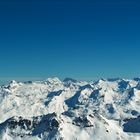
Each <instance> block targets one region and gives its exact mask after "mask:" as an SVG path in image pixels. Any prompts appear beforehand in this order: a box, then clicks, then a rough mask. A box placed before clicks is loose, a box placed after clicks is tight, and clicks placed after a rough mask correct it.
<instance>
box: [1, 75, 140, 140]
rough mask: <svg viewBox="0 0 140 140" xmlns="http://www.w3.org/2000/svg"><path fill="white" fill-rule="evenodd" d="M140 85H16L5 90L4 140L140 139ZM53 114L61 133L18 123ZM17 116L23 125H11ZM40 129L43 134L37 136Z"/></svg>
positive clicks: (52, 81) (68, 81)
mask: <svg viewBox="0 0 140 140" xmlns="http://www.w3.org/2000/svg"><path fill="white" fill-rule="evenodd" d="M139 85H140V80H139V79H138V80H135V79H134V80H133V79H109V80H106V79H101V80H98V81H96V82H90V83H88V82H85V81H83V82H82V81H76V80H73V79H70V78H67V79H65V80H64V81H61V80H59V79H58V78H57V77H55V78H48V79H47V80H45V81H31V82H25V83H22V82H16V81H11V82H10V83H9V84H7V85H4V86H0V140H55V139H57V140H62V139H64V140H109V139H110V140H132V139H133V140H140V123H139V121H140V88H139ZM53 113H55V114H56V115H57V116H56V118H55V119H56V120H57V122H58V123H59V126H56V128H51V127H53V126H50V128H49V130H48V129H47V128H48V127H49V126H46V124H45V123H46V122H45V121H44V122H43V123H44V124H43V125H42V123H41V122H40V123H38V125H39V126H34V127H33V125H31V126H32V128H31V129H29V130H26V129H25V128H26V127H27V126H26V125H27V124H26V123H24V122H22V121H21V122H22V123H23V124H20V125H19V124H17V122H18V121H20V117H22V118H24V119H23V121H25V119H27V120H30V121H31V123H32V124H33V123H34V118H35V117H37V118H40V117H41V116H42V117H43V116H44V117H45V115H48V114H53ZM12 117H14V118H16V121H17V122H16V123H14V122H12V123H11V124H10V123H9V120H10V119H11V118H12ZM40 121H41V120H40ZM50 121H52V119H51V120H50ZM53 121H54V120H53ZM13 123H14V124H13ZM47 123H48V122H47ZM50 123H51V122H50ZM54 124H55V125H57V123H56V122H54ZM13 125H15V127H13V128H11V127H10V126H13ZM22 125H23V128H22ZM28 125H30V124H28ZM51 125H53V124H51ZM130 126H131V128H130ZM24 127H25V128H24ZM36 127H38V129H41V127H42V131H41V133H39V132H38V133H37V134H36V135H33V132H34V129H36V130H37V128H36ZM45 127H46V128H45Z"/></svg>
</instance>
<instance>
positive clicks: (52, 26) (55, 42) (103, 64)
mask: <svg viewBox="0 0 140 140" xmlns="http://www.w3.org/2000/svg"><path fill="white" fill-rule="evenodd" d="M139 52H140V2H139V1H135V0H131V1H130V0H113V1H112V0H20V1H19V0H12V1H11V0H4V1H0V78H1V79H13V78H14V79H28V78H29V79H31V78H43V79H44V78H47V77H53V76H58V77H60V78H64V77H73V78H78V79H94V78H101V77H105V78H106V77H127V78H130V77H136V76H140V70H139V69H140V62H139V61H140V53H139Z"/></svg>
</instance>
